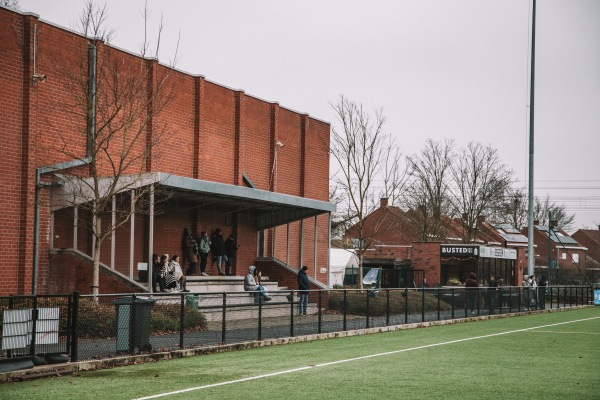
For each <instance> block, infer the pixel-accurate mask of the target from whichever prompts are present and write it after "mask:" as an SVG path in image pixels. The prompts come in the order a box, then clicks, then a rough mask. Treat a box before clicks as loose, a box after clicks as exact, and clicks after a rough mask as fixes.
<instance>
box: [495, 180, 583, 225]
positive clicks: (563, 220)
mask: <svg viewBox="0 0 600 400" xmlns="http://www.w3.org/2000/svg"><path fill="white" fill-rule="evenodd" d="M549 213H550V215H551V216H552V220H554V221H557V223H558V226H559V227H560V228H561V229H564V230H570V229H572V228H573V221H574V219H575V215H574V214H572V213H569V212H567V210H566V207H565V205H564V204H556V203H555V202H553V201H551V200H550V196H549V195H546V197H544V198H543V199H540V198H539V197H536V198H535V199H534V209H533V219H534V220H536V221H540V224H541V225H548V223H549V221H548V215H549ZM494 220H495V221H496V222H503V223H509V224H511V225H512V226H514V227H515V228H517V229H521V228H523V227H524V226H526V225H527V194H526V193H525V191H524V190H522V189H508V190H507V192H506V194H505V196H504V199H503V201H502V204H500V205H499V207H498V213H497V214H496V215H495V217H494Z"/></svg>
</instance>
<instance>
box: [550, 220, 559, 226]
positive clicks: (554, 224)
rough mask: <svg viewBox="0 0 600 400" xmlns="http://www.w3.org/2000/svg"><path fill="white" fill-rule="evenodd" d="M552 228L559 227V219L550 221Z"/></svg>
mask: <svg viewBox="0 0 600 400" xmlns="http://www.w3.org/2000/svg"><path fill="white" fill-rule="evenodd" d="M550 226H551V227H553V228H557V227H558V220H557V219H553V220H552V221H550Z"/></svg>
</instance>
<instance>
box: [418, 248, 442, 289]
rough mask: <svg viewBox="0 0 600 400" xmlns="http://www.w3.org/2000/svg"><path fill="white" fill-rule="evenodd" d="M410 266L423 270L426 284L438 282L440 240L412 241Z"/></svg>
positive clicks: (439, 277) (431, 284) (430, 284)
mask: <svg viewBox="0 0 600 400" xmlns="http://www.w3.org/2000/svg"><path fill="white" fill-rule="evenodd" d="M412 245H413V250H412V267H413V268H414V269H421V270H424V271H425V279H427V284H428V285H429V286H433V285H435V284H439V283H440V280H441V276H440V268H441V264H440V242H413V244H412Z"/></svg>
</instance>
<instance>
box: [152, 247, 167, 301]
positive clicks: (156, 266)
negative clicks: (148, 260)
mask: <svg viewBox="0 0 600 400" xmlns="http://www.w3.org/2000/svg"><path fill="white" fill-rule="evenodd" d="M161 268H162V265H160V258H159V257H158V254H156V253H155V254H152V290H153V291H154V292H156V284H157V283H158V286H159V287H160V291H161V292H164V291H165V279H164V278H163V277H162V276H161V273H160V271H161Z"/></svg>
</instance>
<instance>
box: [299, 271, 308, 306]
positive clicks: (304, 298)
mask: <svg viewBox="0 0 600 400" xmlns="http://www.w3.org/2000/svg"><path fill="white" fill-rule="evenodd" d="M307 270H308V267H307V266H306V265H305V266H303V267H302V269H300V271H298V289H299V291H298V293H299V294H300V301H299V302H298V315H306V308H307V307H308V291H309V290H310V280H309V279H308V275H306V271H307Z"/></svg>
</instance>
